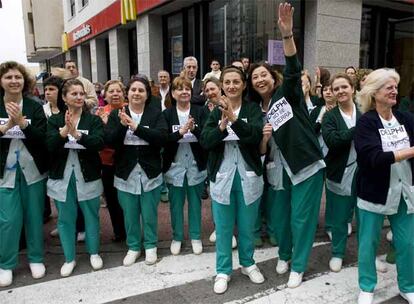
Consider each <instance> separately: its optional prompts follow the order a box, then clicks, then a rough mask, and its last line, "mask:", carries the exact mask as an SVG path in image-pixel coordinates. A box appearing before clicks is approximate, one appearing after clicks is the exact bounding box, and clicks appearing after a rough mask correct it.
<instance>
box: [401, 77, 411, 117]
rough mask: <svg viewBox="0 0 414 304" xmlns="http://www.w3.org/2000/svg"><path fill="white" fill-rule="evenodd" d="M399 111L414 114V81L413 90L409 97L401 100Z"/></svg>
mask: <svg viewBox="0 0 414 304" xmlns="http://www.w3.org/2000/svg"><path fill="white" fill-rule="evenodd" d="M398 110H400V111H404V112H411V113H414V79H413V81H412V82H411V89H410V92H408V95H407V96H405V97H404V98H402V99H401V102H400V105H399V107H398Z"/></svg>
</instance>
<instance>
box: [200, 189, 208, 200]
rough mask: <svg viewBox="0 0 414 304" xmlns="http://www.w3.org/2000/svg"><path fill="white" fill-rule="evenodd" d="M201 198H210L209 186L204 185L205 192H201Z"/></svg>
mask: <svg viewBox="0 0 414 304" xmlns="http://www.w3.org/2000/svg"><path fill="white" fill-rule="evenodd" d="M201 199H203V200H206V199H208V191H207V187H204V190H203V193H201Z"/></svg>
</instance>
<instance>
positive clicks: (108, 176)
mask: <svg viewBox="0 0 414 304" xmlns="http://www.w3.org/2000/svg"><path fill="white" fill-rule="evenodd" d="M114 175H115V168H114V166H107V165H103V166H102V183H103V187H104V194H105V198H106V205H107V208H108V212H109V216H110V217H111V222H112V228H113V230H114V234H115V237H116V238H121V239H125V237H126V234H125V224H124V214H123V211H122V208H121V205H120V204H119V201H118V195H117V190H116V188H115V187H114Z"/></svg>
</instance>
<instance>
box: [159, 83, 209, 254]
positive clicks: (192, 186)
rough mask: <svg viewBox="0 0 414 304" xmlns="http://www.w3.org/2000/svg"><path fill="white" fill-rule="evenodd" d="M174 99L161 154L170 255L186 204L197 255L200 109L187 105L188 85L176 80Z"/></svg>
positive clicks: (203, 161) (203, 172)
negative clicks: (165, 191)
mask: <svg viewBox="0 0 414 304" xmlns="http://www.w3.org/2000/svg"><path fill="white" fill-rule="evenodd" d="M171 95H172V97H173V99H174V101H173V105H172V107H171V108H169V109H166V110H165V111H164V112H163V114H164V117H165V120H166V122H167V126H168V139H167V143H166V145H165V146H164V148H165V149H164V152H163V172H164V179H165V182H166V183H167V186H168V197H169V200H170V211H171V225H172V232H173V240H172V242H171V247H170V250H171V253H172V254H173V255H178V254H179V253H180V251H181V242H182V241H183V239H184V216H183V212H184V203H185V198H186V197H187V201H188V230H189V236H190V239H191V246H192V248H193V253H194V254H201V252H202V251H203V244H202V242H201V193H202V192H203V189H204V180H205V179H206V177H207V169H206V167H207V157H206V153H205V152H204V151H203V149H202V148H201V146H200V144H199V142H198V140H199V138H200V135H201V130H202V127H203V125H204V116H205V112H204V109H203V108H202V107H200V106H195V105H191V104H190V99H191V81H190V80H188V79H187V78H184V77H177V78H175V79H174V81H173V82H172V84H171Z"/></svg>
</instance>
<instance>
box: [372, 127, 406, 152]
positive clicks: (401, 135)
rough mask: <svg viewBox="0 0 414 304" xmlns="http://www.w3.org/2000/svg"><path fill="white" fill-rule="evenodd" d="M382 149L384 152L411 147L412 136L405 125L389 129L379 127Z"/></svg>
mask: <svg viewBox="0 0 414 304" xmlns="http://www.w3.org/2000/svg"><path fill="white" fill-rule="evenodd" d="M378 131H379V133H380V136H381V142H382V150H383V151H384V152H389V151H398V150H402V149H405V148H409V147H410V138H409V137H408V134H407V132H406V130H405V127H404V126H398V127H395V128H389V129H379V130H378Z"/></svg>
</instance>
